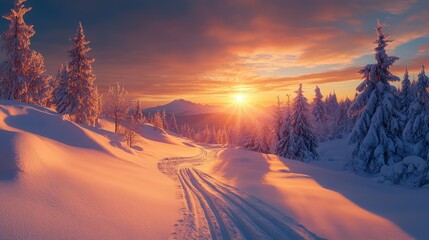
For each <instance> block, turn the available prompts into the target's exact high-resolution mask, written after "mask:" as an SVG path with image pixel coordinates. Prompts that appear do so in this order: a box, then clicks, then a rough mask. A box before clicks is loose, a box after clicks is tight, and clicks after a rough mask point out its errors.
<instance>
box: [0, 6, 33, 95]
mask: <svg viewBox="0 0 429 240" xmlns="http://www.w3.org/2000/svg"><path fill="white" fill-rule="evenodd" d="M24 2H25V0H16V1H15V5H14V8H13V9H12V10H11V12H10V13H8V14H6V15H4V16H3V18H4V19H6V20H8V21H10V24H9V29H8V30H7V31H6V32H5V33H4V34H2V35H1V41H2V50H3V51H4V52H5V55H6V59H5V61H4V62H3V63H2V64H1V66H0V74H1V75H0V77H1V90H2V92H1V96H2V98H4V99H8V100H18V101H23V100H25V99H23V97H25V96H26V93H27V86H26V79H28V78H29V76H28V69H29V66H30V59H31V55H32V53H31V50H30V38H31V37H32V36H33V35H34V34H35V31H34V29H33V26H30V25H27V24H26V23H25V21H24V15H25V14H26V13H27V12H29V11H30V10H31V8H26V7H24Z"/></svg>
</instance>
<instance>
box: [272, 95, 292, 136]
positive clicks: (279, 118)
mask: <svg viewBox="0 0 429 240" xmlns="http://www.w3.org/2000/svg"><path fill="white" fill-rule="evenodd" d="M288 98H289V96H288ZM283 121H284V112H283V107H282V103H281V102H280V96H277V105H276V109H275V111H274V136H275V139H274V142H275V143H276V144H277V143H278V142H279V141H280V139H281V138H282V134H281V131H282V127H283V123H284V122H283Z"/></svg>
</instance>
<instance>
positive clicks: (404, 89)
mask: <svg viewBox="0 0 429 240" xmlns="http://www.w3.org/2000/svg"><path fill="white" fill-rule="evenodd" d="M401 85H402V86H401V91H400V95H399V96H400V99H401V109H402V113H403V114H404V115H405V116H408V114H409V113H410V112H409V109H410V105H411V102H412V101H413V100H414V98H415V96H414V92H413V89H412V87H411V81H410V78H409V75H408V67H406V68H405V74H404V80H402V84H401Z"/></svg>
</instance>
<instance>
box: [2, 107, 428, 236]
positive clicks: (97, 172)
mask: <svg viewBox="0 0 429 240" xmlns="http://www.w3.org/2000/svg"><path fill="white" fill-rule="evenodd" d="M112 129H113V125H112V123H111V122H109V121H106V120H100V122H99V126H98V127H97V128H93V127H85V126H81V125H78V124H75V123H72V122H70V121H68V120H65V119H63V118H62V117H61V116H60V115H58V114H56V113H55V112H52V111H50V110H47V109H44V108H40V107H37V106H34V105H29V104H22V103H17V102H13V101H2V102H0V239H168V238H171V237H173V238H174V237H176V238H178V239H180V238H181V236H182V237H183V236H194V237H198V236H205V237H208V238H210V237H214V236H218V237H224V236H225V237H226V236H229V237H237V238H239V237H240V236H241V237H242V236H260V237H262V238H264V236H274V237H280V236H283V237H284V236H295V237H297V238H301V237H303V238H318V237H323V238H329V239H413V238H417V239H426V238H428V236H429V230H428V228H427V222H429V214H427V213H428V212H429V205H428V204H427V203H428V202H429V189H428V188H427V187H426V188H421V189H409V188H405V187H401V186H389V185H386V184H381V183H379V182H377V181H375V180H373V179H369V178H365V177H361V176H357V175H354V174H353V173H352V172H350V171H342V170H343V169H347V160H344V159H342V156H343V158H344V157H347V154H348V152H349V150H348V149H347V148H346V147H345V144H344V143H343V142H341V141H339V140H336V141H333V142H331V143H327V145H326V144H324V145H323V146H321V148H320V151H322V153H321V155H322V158H323V160H322V161H321V162H319V163H316V164H315V165H309V164H306V163H302V162H298V161H293V160H288V159H284V158H280V157H277V156H274V155H267V154H261V153H256V152H252V151H247V150H243V149H240V148H227V149H223V148H219V147H210V146H205V147H203V146H198V145H196V144H195V143H193V142H190V141H189V140H186V139H183V138H180V137H176V136H172V135H168V134H166V133H162V132H159V131H157V130H155V129H154V128H153V127H152V126H150V125H144V126H142V129H141V131H140V132H139V133H140V134H141V137H140V139H139V143H138V144H137V145H136V146H134V147H133V148H129V147H127V146H125V145H124V144H123V143H122V142H121V141H120V136H119V135H117V134H115V133H112V132H111V131H112ZM329 155H332V157H329ZM336 163H338V164H339V165H340V167H336V166H337V165H335V164H336ZM178 164H183V165H178ZM316 165H317V166H316ZM334 165H335V166H334ZM327 168H330V169H327ZM178 185H180V186H182V187H180V188H178ZM257 216H260V217H257Z"/></svg>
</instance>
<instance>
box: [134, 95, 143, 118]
mask: <svg viewBox="0 0 429 240" xmlns="http://www.w3.org/2000/svg"><path fill="white" fill-rule="evenodd" d="M142 119H143V113H142V109H141V107H140V100H137V103H136V108H135V109H134V121H136V122H141V121H142Z"/></svg>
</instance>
